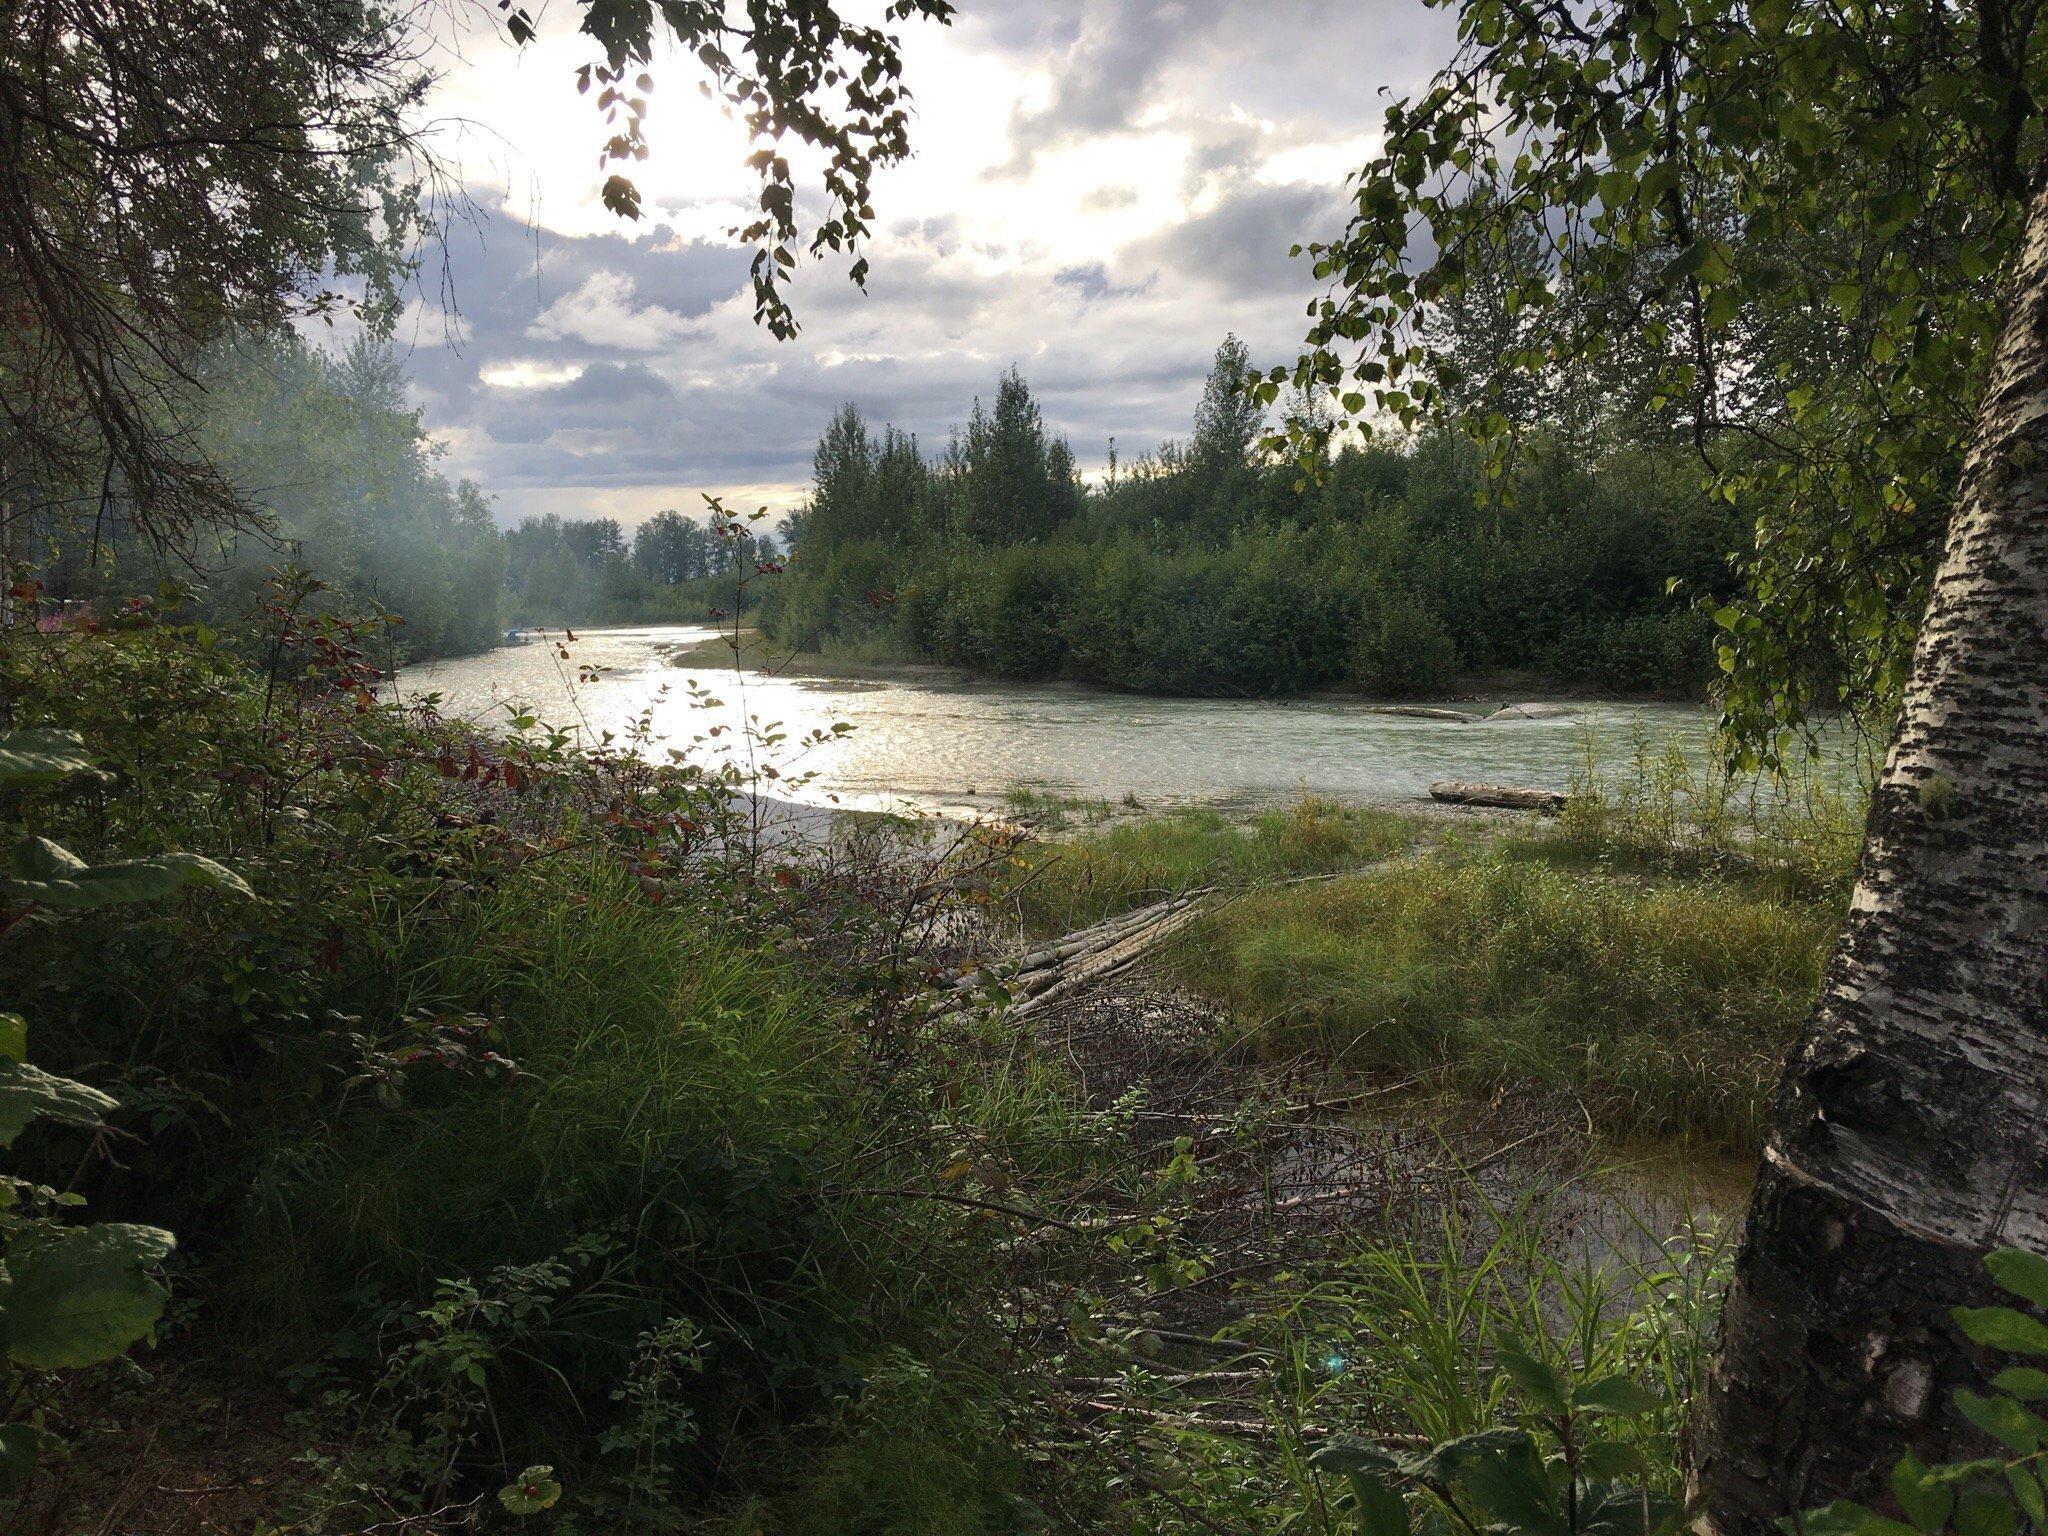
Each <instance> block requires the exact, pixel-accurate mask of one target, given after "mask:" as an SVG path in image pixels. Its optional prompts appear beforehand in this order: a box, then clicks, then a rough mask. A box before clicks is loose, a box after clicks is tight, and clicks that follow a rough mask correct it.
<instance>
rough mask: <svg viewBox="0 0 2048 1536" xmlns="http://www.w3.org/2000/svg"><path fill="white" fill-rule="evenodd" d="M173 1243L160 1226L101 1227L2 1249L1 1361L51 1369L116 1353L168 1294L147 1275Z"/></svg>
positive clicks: (157, 1313) (158, 1312)
mask: <svg viewBox="0 0 2048 1536" xmlns="http://www.w3.org/2000/svg"><path fill="white" fill-rule="evenodd" d="M176 1242H177V1240H176V1239H175V1238H173V1237H172V1236H171V1234H170V1233H168V1232H166V1231H164V1230H163V1228H161V1227H139V1226H132V1225H129V1224H128V1223H125V1222H101V1223H99V1224H98V1225H96V1226H90V1227H82V1228H79V1229H78V1230H76V1231H73V1232H68V1233H66V1234H65V1235H64V1236H63V1237H60V1238H57V1239H55V1240H53V1241H51V1242H47V1243H41V1244H38V1245H37V1246H35V1247H33V1248H30V1249H29V1250H28V1251H27V1252H26V1253H15V1252H10V1253H9V1254H8V1256H7V1281H8V1283H7V1285H6V1287H5V1289H4V1290H0V1331H4V1335H5V1338H6V1341H7V1355H8V1358H9V1359H11V1360H13V1361H15V1362H16V1363H18V1364H21V1365H33V1366H41V1367H43V1368H45V1369H52V1368H59V1367H71V1368H75V1367H78V1366H86V1365H97V1364H99V1363H100V1362H101V1361H103V1360H111V1359H113V1358H114V1357H115V1356H116V1355H119V1354H120V1353H121V1352H122V1351H124V1350H125V1349H127V1348H128V1346H129V1345H131V1344H133V1343H135V1342H136V1341H137V1340H138V1339H141V1338H143V1337H144V1336H145V1335H147V1334H148V1332H149V1331H150V1329H152V1328H154V1327H155V1326H156V1320H157V1319H158V1318H159V1317H161V1316H162V1315H163V1310H164V1302H165V1300H166V1299H167V1298H168V1297H169V1295H170V1292H168V1291H166V1290H165V1289H164V1288H163V1286H162V1285H160V1284H159V1283H158V1282H157V1281H156V1280H155V1279H154V1278H152V1276H151V1275H150V1270H151V1269H153V1268H154V1267H155V1266H156V1265H158V1264H161V1263H162V1262H163V1261H164V1259H165V1257H166V1256H168V1255H169V1253H170V1251H171V1249H172V1248H173V1247H174V1246H175V1245H176Z"/></svg>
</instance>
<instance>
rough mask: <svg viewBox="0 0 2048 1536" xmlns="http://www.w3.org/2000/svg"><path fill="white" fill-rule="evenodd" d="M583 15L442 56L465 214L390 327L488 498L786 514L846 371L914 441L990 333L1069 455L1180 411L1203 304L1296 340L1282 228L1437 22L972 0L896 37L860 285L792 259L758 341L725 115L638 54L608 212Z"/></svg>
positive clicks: (1328, 223)
mask: <svg viewBox="0 0 2048 1536" xmlns="http://www.w3.org/2000/svg"><path fill="white" fill-rule="evenodd" d="M577 15H578V7H576V6H575V5H574V4H573V3H570V0H552V4H551V5H549V6H548V7H546V8H545V9H542V10H541V11H540V21H541V37H540V39H539V41H538V42H536V43H534V44H533V45H531V46H529V47H527V48H526V49H524V50H514V49H512V48H511V47H510V46H509V45H508V44H506V43H504V42H502V41H500V40H498V39H495V38H493V37H491V36H489V35H486V34H482V33H479V34H478V35H475V36H472V37H470V38H468V39H467V40H464V41H462V42H461V43H459V44H451V45H449V46H448V47H447V49H446V51H445V54H444V56H443V57H441V58H440V59H439V61H438V62H439V64H440V67H441V68H442V70H443V76H442V81H441V84H440V87H439V89H438V91H437V94H436V96H435V99H434V102H433V115H434V117H435V119H436V121H437V123H438V127H437V129H436V134H437V140H436V142H437V146H438V148H439V150H440V152H441V154H442V156H443V158H444V159H445V160H446V161H447V162H448V163H449V164H450V165H451V166H453V167H454V169H455V170H456V172H457V174H458V175H459V178H460V181H461V183H462V185H463V188H464V190H465V191H466V193H467V197H468V200H469V202H470V203H471V205H472V209H473V212H472V215H471V216H470V217H469V218H467V219H466V220H463V221H460V222H457V223H456V224H454V225H453V227H452V228H451V230H450V233H449V238H448V251H447V261H446V276H447V283H446V284H445V285H430V286H445V288H446V290H447V294H448V295H449V296H452V306H451V304H450V303H449V302H447V301H445V300H444V297H443V296H441V295H438V294H437V295H434V296H432V297H430V298H429V299H427V300H424V301H422V302H421V303H420V304H418V305H417V306H415V309H414V311H413V312H412V313H411V314H410V315H409V316H408V317H407V321H406V324H405V326H404V327H403V329H402V332H401V342H402V343H403V344H404V345H405V347H406V349H407V352H408V363H409V366H410V368H411V371H412V373H413V375H414V378H415V380H416V387H417V391H418V400H419V403H420V405H421V406H422V407H423V409H424V412H425V419H426V422H427V425H428V427H429V429H430V430H431V431H432V432H433V434H434V435H435V436H436V437H437V438H438V439H439V440H440V441H441V442H443V443H444V444H445V445H446V449H447V460H446V465H447V468H448V469H449V471H450V472H451V473H453V474H459V475H469V476H472V477H474V478H475V479H477V480H478V481H480V482H481V483H482V484H483V485H484V486H485V487H486V488H487V489H489V490H490V491H492V492H493V493H494V494H495V495H496V497H497V505H498V511H499V514H500V516H501V517H502V518H504V519H505V520H506V521H508V522H509V521H516V520H517V519H518V518H520V517H522V516H527V515H531V514H534V513H540V512H550V511H552V512H560V513H562V514H564V515H581V516H600V515H602V516H612V517H617V518H619V519H620V520H621V521H622V522H625V523H628V524H635V523H638V522H639V521H640V520H642V519H643V518H645V517H647V516H648V515H650V514H651V513H653V512H655V511H658V510H660V509H661V508H663V507H667V506H677V507H682V508H685V509H688V510H693V511H694V510H697V509H699V508H700V507H701V505H702V502H701V497H700V493H702V492H706V491H710V492H717V493H720V494H724V495H726V496H728V497H729V498H731V499H732V501H733V502H734V504H736V505H746V506H752V505H758V504H766V505H768V506H770V507H771V508H774V509H777V510H781V509H784V508H787V507H789V506H791V505H794V504H795V503H796V502H798V501H800V500H801V498H802V495H803V488H804V484H805V481H806V479H807V478H808V475H809V471H810V452H811V447H812V444H813V443H814V442H815V440H816V438H817V434H818V432H819V429H820V428H821V427H822V426H823V424H824V422H825V419H826V418H827V416H829V415H830V413H831V412H832V410H833V409H834V408H835V407H836V406H837V405H838V404H839V403H841V402H842V401H847V400H852V401H856V402H858V403H859V404H860V405H861V407H862V408H863V410H865V411H866V412H867V414H868V416H869V417H870V419H871V420H873V421H876V422H878V423H879V422H881V421H892V422H895V423H897V424H898V425H900V426H903V427H905V428H908V429H909V430H912V431H914V432H916V433H917V434H918V436H919V437H920V439H921V440H922V441H923V442H924V444H925V446H926V448H927V449H928V450H930V451H936V450H937V449H938V448H940V447H941V446H943V444H944V442H945V439H946V434H947V431H948V429H949V428H950V427H951V426H952V424H954V423H955V422H958V421H960V420H961V419H962V418H963V417H964V416H965V415H966V414H967V411H968V409H969V407H970V405H971V403H972V401H973V399H974V397H975V396H976V395H977V394H981V395H984V396H986V395H989V394H992V393H993V389H994V382H995V379H996V377H997V375H998V374H999V373H1000V372H1001V371H1002V370H1003V369H1004V368H1006V367H1008V366H1010V365H1011V364H1012V363H1014V364H1016V365H1017V366H1019V367H1020V368H1021V369H1022V370H1023V372H1024V375H1025V377H1026V378H1027V379H1028V380H1029V381H1030V383H1031V385H1032V388H1033V389H1034V391H1035V392H1036V393H1037V394H1038V396H1039V399H1040V401H1041V403H1042V404H1043V407H1044V410H1045V414H1046V417H1047V419H1048V420H1049V421H1050V422H1051V423H1052V425H1053V426H1054V427H1055V428H1057V429H1058V430H1059V431H1061V432H1063V433H1065V434H1066V435H1067V437H1068V438H1069V440H1070V441H1071V442H1072V443H1073V445H1074V449H1075V452H1076V454H1077V455H1078V456H1079V458H1080V460H1081V463H1082V465H1083V466H1084V468H1090V469H1092V468H1094V467H1096V466H1098V465H1100V464H1101V462H1102V461H1103V459H1104V458H1105V456H1106V450H1107V445H1108V441H1109V439H1110V438H1111V437H1114V438H1115V439H1116V440H1117V445H1118V451H1119V452H1120V453H1121V454H1122V455H1124V456H1125V457H1129V456H1130V455H1132V454H1133V453H1135V452H1137V451H1139V450H1140V449H1143V448H1146V447H1151V446H1156V445H1157V444H1158V443H1159V442H1160V441H1161V440H1163V439H1165V438H1167V437H1173V436H1182V435H1185V434H1186V432H1187V430H1188V424H1189V420H1190V417H1191V415H1192V412H1193V409H1194V402H1195V398H1196V396H1197V394H1198V393H1199V391H1200V387H1201V379H1202V375H1203V373H1204V372H1205V371H1206V369H1207V365H1208V361H1209V358H1210V355H1211V354H1212V353H1213V352H1214V350H1215V348H1216V344H1217V342H1218V341H1220V340H1221V339H1222V337H1223V335H1224V333H1225V332H1227V331H1232V330H1234V331H1236V332H1237V333H1238V334H1239V335H1241V336H1243V337H1244V338H1245V339H1246V341H1247V342H1248V343H1249V344H1250V345H1251V347H1252V351H1253V356H1254V359H1255V360H1257V361H1260V362H1267V363H1270V362H1275V361H1281V360H1284V359H1287V358H1290V357H1291V356H1292V352H1291V347H1292V344H1293V343H1294V342H1295V341H1297V340H1299V337H1300V334H1301V330H1302V328H1303V325H1304V323H1305V322H1304V318H1303V314H1302V310H1303V307H1304V305H1305V304H1306V302H1307V300H1308V298H1309V296H1310V294H1311V292H1312V289H1313V284H1312V282H1311V280H1310V275H1309V273H1308V270H1307V265H1306V263H1305V262H1303V261H1299V260H1293V261H1290V260H1289V259H1288V256H1287V249H1288V247H1289V245H1290V244H1292V243H1293V242H1294V241H1296V240H1302V239H1311V238H1316V237H1319V236H1327V235H1329V234H1331V233H1334V232H1335V231H1336V230H1337V229H1338V228H1339V227H1341V224H1342V219H1343V213H1342V181H1343V177H1344V175H1345V173H1346V172H1347V171H1348V170H1350V169H1352V168H1353V167H1355V166H1356V165H1357V164H1358V163H1359V162H1360V160H1361V159H1362V158H1363V157H1365V156H1366V155H1367V154H1369V153H1370V151H1371V149H1372V147H1373V145H1374V134H1375V130H1376V129H1377V126H1378V124H1379V121H1380V117H1381V113H1382V111H1383V109H1384V106H1385V99H1384V95H1383V92H1384V91H1386V90H1388V89H1392V90H1394V91H1398V92H1405V91H1408V90H1411V89H1413V88H1414V87H1415V86H1416V85H1418V84H1419V83H1420V82H1421V81H1422V80H1424V79H1426V78H1427V76H1428V75H1429V74H1430V73H1431V72H1432V70H1433V69H1434V68H1435V67H1436V65H1437V64H1439V63H1440V62H1441V61H1442V60H1443V59H1444V58H1445V57H1446V56H1447V54H1448V52H1449V50H1450V47H1451V36H1450V18H1449V17H1448V16H1446V15H1445V13H1443V12H1441V11H1432V10H1428V9H1425V8H1424V6H1423V5H1422V3H1421V0H964V3H963V4H962V5H961V14H960V16H959V18H958V19H957V20H956V22H955V23H954V24H953V25H952V26H951V27H949V28H944V29H941V28H936V27H931V26H928V25H927V26H914V27H912V28H911V29H910V31H909V34H908V36H907V38H906V43H907V47H906V78H907V80H908V83H909V85H910V87H911V89H912V91H913V93H914V95H915V97H916V104H917V118H916V121H915V123H914V126H913V143H914V145H915V149H916V154H915V158H914V159H913V160H912V161H911V162H910V163H908V164H906V165H904V166H901V167H898V168H896V169H895V170H893V171H891V172H889V173H888V174H887V175H886V176H885V177H884V178H882V179H880V180H879V181H878V184H877V186H876V189H875V197H874V202H875V207H876V213H877V215H878V217H877V224H878V226H879V228H880V230H881V234H880V236H879V238H877V239H876V240H875V242H874V244H873V246H872V248H871V250H870V253H869V254H870V258H871V262H872V268H873V270H872V275H871V276H870V278H869V281H868V288H867V292H866V293H865V294H863V293H861V292H860V291H859V290H857V289H855V288H854V287H853V286H852V285H851V284H850V283H848V282H847V281H846V279H845V274H844V267H843V265H842V266H838V267H834V266H832V265H830V264H822V265H821V264H807V265H806V266H804V267H803V268H801V269H800V271H799V275H798V280H797V282H796V284H795V285H794V289H793V298H794V302H795V305H796V309H797V313H798V317H799V320H800V322H801V323H802V325H803V332H802V334H801V335H800V336H799V337H798V338H797V339H796V340H795V341H793V342H776V341H774V340H773V339H771V338H770V337H769V336H768V335H767V334H766V333H765V332H763V331H760V330H758V329H757V328H756V327H755V325H754V322H753V318H752V314H753V309H752V295H751V289H750V288H749V286H748V283H747V277H746V260H747V258H746V255H745V253H744V252H743V251H740V250H738V249H735V248H734V247H733V246H732V245H731V243H730V242H729V241H728V240H727V239H726V238H725V231H726V230H727V229H728V228H730V227H731V226H732V225H734V224H735V223H737V222H738V221H739V219H740V218H741V217H742V216H743V215H744V214H745V212H746V211H747V206H748V199H749V197H750V193H751V186H752V183H751V180H750V177H749V174H748V172H747V171H746V169H745V166H744V164H743V160H744V156H745V155H746V153H747V149H748V146H747V144H746V143H745V141H744V135H743V133H742V132H741V131H740V130H739V129H738V128H737V127H736V126H735V125H733V124H732V123H731V122H729V121H727V120H725V119H724V118H723V117H722V116H721V115H720V113H719V112H718V110H717V109H716V108H715V107H713V106H712V105H711V104H709V103H708V102H705V101H704V100H703V99H702V98H701V97H700V96H699V95H698V93H697V91H696V89H695V76H694V75H693V74H692V73H691V72H690V69H689V66H688V62H687V61H684V60H663V61H661V62H660V67H659V68H658V69H657V71H656V78H657V82H658V83H657V87H656V91H655V94H654V98H653V103H654V104H653V107H652V110H651V112H650V115H649V123H648V134H649V138H650V141H651V145H652V154H651V157H650V158H649V160H648V161H647V162H646V163H645V164H644V165H643V166H642V167H641V168H640V170H639V174H638V175H637V177H636V179H637V180H638V182H639V184H640V188H641V191H642V193H643V195H644V198H645V210H646V214H645V217H644V218H643V219H642V220H641V221H640V222H639V223H638V224H627V223H623V222H622V221H620V220H619V219H617V218H616V217H614V216H613V215H612V214H610V213H608V212H607V211H606V210H605V209H604V207H603V206H602V204H601V203H600V202H599V201H598V199H597V187H598V184H599V182H600V180H601V176H600V175H599V174H598V173H597V171H596V166H595V160H596V148H597V145H598V144H599V143H600V142H601V140H602V138H603V134H602V133H601V132H600V127H599V122H598V119H597V117H596V114H595V113H594V111H593V110H592V109H591V106H590V103H589V101H588V100H587V99H585V98H581V97H579V96H578V95H577V94H576V92H575V89H574V74H575V71H576V69H577V67H578V66H579V65H581V64H583V63H585V62H587V61H589V60H591V59H592V58H594V57H595V56H596V55H595V53H594V50H593V49H592V47H591V45H590V44H589V43H588V41H587V40H585V39H583V38H581V37H579V36H578V35H577V34H576V32H575V20H576V17H577Z"/></svg>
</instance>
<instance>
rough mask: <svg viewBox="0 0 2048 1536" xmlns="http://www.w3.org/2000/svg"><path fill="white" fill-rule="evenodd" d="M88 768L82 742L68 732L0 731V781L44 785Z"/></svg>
mask: <svg viewBox="0 0 2048 1536" xmlns="http://www.w3.org/2000/svg"><path fill="white" fill-rule="evenodd" d="M91 769H92V759H91V758H90V757H87V756H86V754H85V743H84V741H82V740H81V739H80V738H79V737H77V736H76V735H74V734H73V733H72V732H70V731H52V730H45V729H41V728H37V729H32V730H25V731H0V784H45V783H50V782H52V781H54V780H57V779H64V778H69V777H70V776H71V775H72V774H74V773H87V772H90V771H91Z"/></svg>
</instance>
